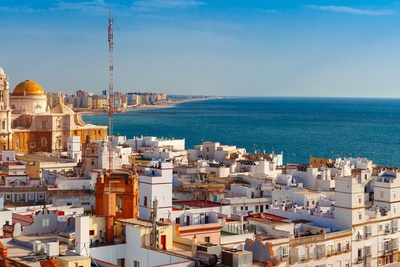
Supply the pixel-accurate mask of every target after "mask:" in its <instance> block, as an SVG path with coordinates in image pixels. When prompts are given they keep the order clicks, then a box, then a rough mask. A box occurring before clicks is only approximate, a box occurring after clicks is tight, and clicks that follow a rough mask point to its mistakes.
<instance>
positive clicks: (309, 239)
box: [290, 235, 325, 246]
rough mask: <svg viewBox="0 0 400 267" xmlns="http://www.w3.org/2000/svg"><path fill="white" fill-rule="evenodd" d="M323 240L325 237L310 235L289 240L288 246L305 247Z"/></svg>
mask: <svg viewBox="0 0 400 267" xmlns="http://www.w3.org/2000/svg"><path fill="white" fill-rule="evenodd" d="M323 240H325V235H311V236H304V237H296V238H293V239H291V240H290V245H296V246H298V245H305V244H312V243H316V242H320V241H323Z"/></svg>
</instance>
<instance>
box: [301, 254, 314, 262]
mask: <svg viewBox="0 0 400 267" xmlns="http://www.w3.org/2000/svg"><path fill="white" fill-rule="evenodd" d="M313 258H314V255H313V254H308V255H307V254H305V255H302V256H301V257H300V260H301V261H309V260H312V259H313Z"/></svg>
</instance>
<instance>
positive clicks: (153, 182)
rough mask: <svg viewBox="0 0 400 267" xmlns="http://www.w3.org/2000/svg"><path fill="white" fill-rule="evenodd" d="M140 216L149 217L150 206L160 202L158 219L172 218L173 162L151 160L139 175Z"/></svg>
mask: <svg viewBox="0 0 400 267" xmlns="http://www.w3.org/2000/svg"><path fill="white" fill-rule="evenodd" d="M139 187H140V193H139V217H140V218H145V219H149V216H148V214H149V208H150V205H152V203H153V201H154V200H157V202H158V207H157V208H158V212H157V217H156V220H167V219H168V220H170V219H171V213H172V163H171V162H161V161H151V162H150V166H149V167H147V168H145V173H144V174H141V175H140V176H139Z"/></svg>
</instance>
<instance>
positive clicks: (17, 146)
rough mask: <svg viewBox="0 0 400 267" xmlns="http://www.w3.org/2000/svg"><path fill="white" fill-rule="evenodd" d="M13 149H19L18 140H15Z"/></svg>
mask: <svg viewBox="0 0 400 267" xmlns="http://www.w3.org/2000/svg"><path fill="white" fill-rule="evenodd" d="M15 149H19V142H18V141H16V142H15Z"/></svg>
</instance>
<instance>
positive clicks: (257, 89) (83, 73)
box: [0, 0, 400, 97]
mask: <svg viewBox="0 0 400 267" xmlns="http://www.w3.org/2000/svg"><path fill="white" fill-rule="evenodd" d="M110 5H112V14H113V17H114V28H115V30H114V43H115V46H114V65H115V66H114V80H115V83H114V91H121V92H165V93H168V94H186V95H187V94H203V95H222V96H337V97H400V90H399V89H400V20H399V18H400V1H386V0H381V1H369V0H359V1H352V0H346V1H339V0H331V1H329V0H309V1H303V0H298V1H293V0H213V1H211V0H137V1H108V0H94V1H91V0H87V1H67V0H51V1H50V0H38V1H26V0H8V1H5V0H1V1H0V34H1V35H0V67H2V68H3V69H4V71H5V72H6V74H7V75H8V76H9V77H10V82H11V88H14V87H15V85H17V84H18V83H19V82H21V81H23V80H26V79H31V80H34V81H36V82H38V83H39V84H41V85H42V87H43V88H44V90H45V91H51V92H57V91H62V92H66V93H74V92H75V91H76V90H80V89H82V90H85V91H89V92H94V93H100V92H101V90H104V89H107V88H108V43H107V26H108V14H109V6H110Z"/></svg>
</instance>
